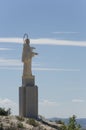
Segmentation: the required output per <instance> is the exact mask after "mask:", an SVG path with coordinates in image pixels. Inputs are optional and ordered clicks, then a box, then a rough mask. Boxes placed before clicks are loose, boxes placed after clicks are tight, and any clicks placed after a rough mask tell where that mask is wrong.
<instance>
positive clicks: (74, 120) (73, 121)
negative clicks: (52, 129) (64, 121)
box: [68, 115, 81, 130]
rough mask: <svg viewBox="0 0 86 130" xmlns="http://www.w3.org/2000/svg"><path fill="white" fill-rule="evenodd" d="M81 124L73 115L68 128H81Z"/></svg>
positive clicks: (77, 129)
mask: <svg viewBox="0 0 86 130" xmlns="http://www.w3.org/2000/svg"><path fill="white" fill-rule="evenodd" d="M80 128H81V126H80V125H79V124H77V121H76V116H75V115H73V116H72V117H70V118H69V123H68V130H80Z"/></svg>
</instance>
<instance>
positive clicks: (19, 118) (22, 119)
mask: <svg viewBox="0 0 86 130" xmlns="http://www.w3.org/2000/svg"><path fill="white" fill-rule="evenodd" d="M16 118H17V119H18V120H19V121H24V117H21V116H16Z"/></svg>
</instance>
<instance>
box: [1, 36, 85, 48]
mask: <svg viewBox="0 0 86 130" xmlns="http://www.w3.org/2000/svg"><path fill="white" fill-rule="evenodd" d="M0 42H13V43H23V38H0ZM30 42H31V44H37V45H60V46H80V47H86V41H69V40H58V39H52V38H39V39H30Z"/></svg>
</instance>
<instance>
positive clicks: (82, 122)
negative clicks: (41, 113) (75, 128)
mask: <svg viewBox="0 0 86 130" xmlns="http://www.w3.org/2000/svg"><path fill="white" fill-rule="evenodd" d="M48 120H51V121H59V120H61V121H63V122H65V124H67V123H68V120H69V118H57V117H53V118H49V119H48ZM76 121H77V123H78V124H80V125H81V127H82V128H83V129H86V118H79V119H76Z"/></svg>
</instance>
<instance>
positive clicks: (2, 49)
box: [0, 48, 13, 51]
mask: <svg viewBox="0 0 86 130" xmlns="http://www.w3.org/2000/svg"><path fill="white" fill-rule="evenodd" d="M9 50H13V49H10V48H0V51H9Z"/></svg>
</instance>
